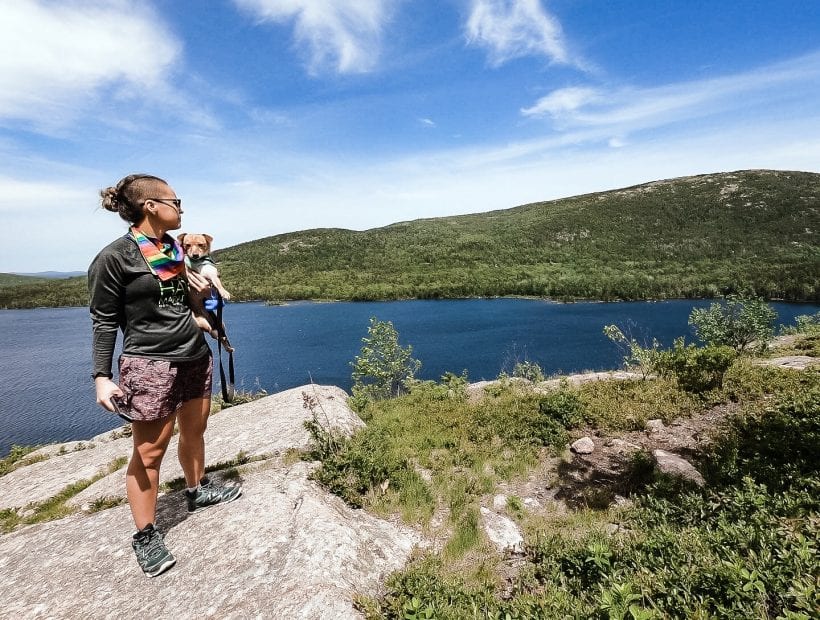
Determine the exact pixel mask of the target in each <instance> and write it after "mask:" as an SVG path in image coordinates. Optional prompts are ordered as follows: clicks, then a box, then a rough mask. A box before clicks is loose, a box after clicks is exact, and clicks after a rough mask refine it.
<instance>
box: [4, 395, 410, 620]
mask: <svg viewBox="0 0 820 620" xmlns="http://www.w3.org/2000/svg"><path fill="white" fill-rule="evenodd" d="M304 394H307V395H309V397H310V398H312V399H313V400H312V401H311V403H309V405H310V406H309V407H308V408H305V407H304V406H303V405H304V397H303V395H304ZM346 397H347V395H346V394H345V393H344V392H343V391H342V390H340V389H338V388H335V387H322V386H305V387H303V388H296V389H294V390H288V391H287V392H282V393H280V394H275V395H273V396H269V397H267V398H263V399H260V400H257V401H254V402H252V403H247V404H244V405H238V406H236V407H232V408H229V409H226V410H225V411H222V412H220V413H219V414H217V415H215V416H213V417H212V418H211V420H210V422H209V429H208V433H207V435H206V442H207V457H208V461H207V464H208V465H213V464H218V463H219V462H224V461H226V460H229V459H232V458H234V457H235V456H236V455H237V453H239V452H240V451H242V452H244V453H245V454H247V455H249V456H252V457H255V459H254V460H253V462H250V463H248V464H246V465H243V466H241V467H239V468H238V475H239V481H240V482H241V483H242V485H243V490H244V492H243V495H242V497H240V498H239V499H238V500H237V501H235V502H232V503H230V504H227V505H225V506H214V507H211V508H209V509H207V510H205V511H202V512H201V513H200V512H198V513H195V514H192V515H189V514H188V512H187V510H186V508H185V501H184V497H183V493H182V491H177V492H171V493H165V494H161V495H160V497H159V500H158V506H157V526H158V527H159V529H160V530H161V531H163V532H165V534H166V537H165V541H166V544H167V546H168V548H169V549H170V550H171V552H172V553H173V554H174V556H175V557H176V559H177V564H176V566H174V567H173V568H172V569H170V570H169V571H168V572H166V573H164V574H162V575H160V576H159V577H157V578H155V579H149V578H147V577H145V576H144V575H143V573H142V571H141V570H140V568H139V566H138V565H137V562H136V559H135V557H134V553H133V551H132V549H131V544H130V539H131V534H132V531H133V522H132V520H131V515H130V510H129V508H128V506H125V505H121V506H118V507H115V508H109V509H107V510H102V511H100V512H96V513H91V514H83V513H76V514H74V515H71V516H69V517H66V518H63V519H59V520H56V521H51V522H48V523H43V524H40V525H33V526H28V527H23V528H21V529H19V530H17V531H14V532H11V533H9V534H5V535H2V536H0V575H2V583H3V592H4V593H5V594H7V596H6V597H5V598H4V602H3V614H2V615H3V617H9V618H18V617H19V618H132V617H172V618H177V619H183V618H202V617H214V618H246V617H253V618H258V617H261V618H267V617H275V618H305V619H307V618H310V619H319V618H327V619H329V620H330V619H334V620H335V619H338V618H361V615H360V614H359V613H358V612H357V611H356V610H355V609H354V607H353V603H352V600H353V597H354V595H355V594H365V595H376V594H377V593H378V591H379V588H380V587H381V584H382V583H383V580H384V579H385V577H386V576H387V575H388V574H390V573H391V572H394V571H396V570H399V569H400V568H402V566H403V565H404V564H405V562H406V561H407V559H408V558H409V555H410V553H411V551H412V549H413V548H414V546H416V545H419V544H423V540H422V538H421V537H420V535H418V534H417V533H415V532H413V531H412V530H410V529H408V528H405V527H401V526H399V525H396V524H394V523H390V522H388V521H384V520H381V519H378V518H376V517H374V516H372V515H370V514H368V513H366V512H364V511H362V510H354V509H352V508H350V507H349V506H347V505H346V504H344V502H342V500H341V499H339V498H338V497H336V496H334V495H330V494H329V493H327V492H326V491H324V490H323V489H322V488H320V487H319V486H318V485H317V484H315V483H314V482H312V481H311V480H310V478H309V475H310V472H311V470H312V469H313V468H314V467H316V464H310V463H306V462H302V461H297V462H295V463H293V462H289V461H286V460H285V459H283V458H282V457H281V456H278V455H279V454H281V453H283V452H285V451H286V450H288V449H289V448H304V447H307V445H308V444H309V441H310V438H309V436H308V434H307V431H306V430H305V429H304V427H303V422H304V420H306V419H310V418H312V416H313V412H315V413H316V415H317V419H318V420H319V422H320V423H322V424H323V425H325V426H332V427H336V428H337V429H339V430H340V432H346V433H349V432H352V431H353V430H354V429H355V428H358V427H361V426H363V422H362V421H361V420H360V419H359V418H358V417H357V416H356V415H355V414H354V413H353V412H352V411H350V410H349V409H348V408H347V406H346V404H345V401H346ZM311 410H312V411H311ZM130 441H131V440H130V439H128V438H126V439H111V438H110V437H102V436H101V438H99V440H98V438H95V441H94V442H93V443H94V445H95V447H94V448H86V449H84V450H78V451H74V452H69V453H66V454H63V453H61V452H60V451H59V450H57V451H54V450H52V451H51V453H52V456H51V458H49V459H48V460H46V461H42V462H38V463H34V464H31V465H26V466H23V467H20V468H19V469H17V470H15V471H14V472H12V473H10V474H8V475H6V476H3V477H2V478H0V484H2V489H3V491H2V493H3V495H2V497H3V500H4V501H6V505H7V506H23V505H26V504H28V503H29V502H30V501H31V500H32V499H36V500H37V501H42V499H45V498H47V497H50V496H51V495H53V494H54V493H56V492H58V491H59V490H60V489H62V488H64V487H65V486H67V485H68V484H71V483H72V482H73V481H76V480H78V479H83V478H87V477H90V475H93V474H95V473H105V471H106V467H107V466H108V464H109V463H110V461H111V459H114V458H116V457H118V456H124V455H127V454H128V453H130V445H131V444H130ZM175 444H176V438H175V439H174V445H175ZM165 463H166V464H167V467H163V471H162V479H163V480H168V479H172V478H174V477H177V476H179V475H181V472H180V471H178V469H177V468H178V465H177V464H176V454H175V448H174V451H173V452H172V451H169V454H167V455H166V460H165ZM122 475H123V474H122V470H120V471H117V472H115V473H113V474H109V475H106V476H104V477H103V478H102V479H101V480H100V481H98V482H97V483H95V484H94V485H91V487H89V488H88V489H86V490H85V491H84V492H83V493H81V494H80V495H81V496H84V497H82V498H81V497H80V496H76V497H75V498H73V501H74V502H75V503H78V504H79V503H83V504H86V503H88V502H90V501H93V499H95V498H99V497H104V496H106V495H110V494H114V495H115V496H122V495H123V494H124V490H123V486H122ZM212 475H213V476H214V477H217V478H218V477H219V476H220V474H219V473H218V472H217V473H214V474H212ZM13 482H14V483H13ZM29 482H30V485H29ZM18 486H22V490H20V489H19V488H18ZM55 489H56V491H54V490H55ZM24 491H25V492H24ZM52 491H53V492H52ZM26 492H27V493H28V494H27V493H26ZM6 494H8V495H9V496H10V498H8V497H6ZM41 498H42V499H41Z"/></svg>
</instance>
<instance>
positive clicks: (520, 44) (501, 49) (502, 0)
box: [466, 0, 573, 66]
mask: <svg viewBox="0 0 820 620" xmlns="http://www.w3.org/2000/svg"><path fill="white" fill-rule="evenodd" d="M466 36H467V41H468V42H469V43H471V44H473V45H478V46H481V47H485V48H487V50H488V51H489V55H490V62H491V63H492V64H493V65H496V66H498V65H501V64H503V63H505V62H507V61H508V60H512V59H513V58H520V57H522V56H539V55H540V56H546V57H547V58H549V59H550V60H551V61H553V62H556V63H562V64H573V60H572V59H571V58H570V54H569V51H568V49H567V44H566V41H565V39H564V35H563V32H562V30H561V24H560V23H559V22H558V20H557V19H556V18H555V17H553V16H552V15H550V14H549V13H548V12H547V11H546V10H545V9H544V7H543V6H542V5H541V2H540V1H539V0H472V3H471V8H470V17H469V19H468V20H467V24H466Z"/></svg>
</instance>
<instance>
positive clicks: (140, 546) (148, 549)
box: [131, 523, 176, 577]
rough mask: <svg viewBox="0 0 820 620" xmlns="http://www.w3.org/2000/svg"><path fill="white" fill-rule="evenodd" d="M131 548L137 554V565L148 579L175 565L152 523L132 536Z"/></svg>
mask: <svg viewBox="0 0 820 620" xmlns="http://www.w3.org/2000/svg"><path fill="white" fill-rule="evenodd" d="M131 546H132V547H133V548H134V553H136V554H137V563H138V564H139V565H140V568H141V569H142V570H143V572H144V573H145V574H146V575H148V576H149V577H156V576H157V575H159V574H160V573H164V572H165V571H167V570H168V569H169V568H171V567H172V566H173V565H174V564H176V559H175V558H174V556H173V555H171V552H170V551H168V549H167V548H166V547H165V542H164V540H163V535H162V534H161V533H160V531H159V530H157V529H156V528H155V527H154V525H153V524H152V523H149V524H148V525H146V526H145V527H144V528H143V529H141V530H140V531H138V532H137V533H136V534H134V537H133V539H132V540H131Z"/></svg>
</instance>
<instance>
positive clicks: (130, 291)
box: [88, 236, 210, 377]
mask: <svg viewBox="0 0 820 620" xmlns="http://www.w3.org/2000/svg"><path fill="white" fill-rule="evenodd" d="M88 291H89V308H90V310H91V323H92V330H93V364H94V366H93V368H94V369H93V372H92V375H93V376H94V377H102V376H106V377H112V376H113V375H112V373H111V363H112V357H113V355H114V345H115V344H116V341H117V330H118V329H119V330H122V332H123V346H122V353H123V355H130V356H134V357H144V358H148V359H157V360H172V361H176V362H184V361H190V360H195V359H199V358H200V357H201V356H203V355H206V354H208V353H209V352H210V348H209V347H208V343H207V342H206V341H205V337H204V336H203V334H202V330H200V329H199V327H198V326H197V324H196V322H195V321H194V319H193V315H192V314H191V309H190V307H189V305H188V294H187V293H188V283H187V282H186V281H185V279H184V278H182V277H179V276H178V277H176V278H173V279H171V280H167V281H165V282H162V281H160V279H159V278H158V277H157V276H155V275H154V274H153V273H151V270H150V269H149V267H148V264H147V263H146V262H145V259H144V258H143V256H142V253H141V252H140V250H139V247H138V246H137V242H136V241H134V239H132V238H131V237H130V236H125V237H120V238H119V239H117V240H116V241H114V242H113V243H110V244H109V245H107V246H106V247H105V248H103V250H102V251H101V252H100V253H99V254H98V255H97V256H96V258H95V259H94V261H93V262H92V263H91V266H90V267H89V268H88Z"/></svg>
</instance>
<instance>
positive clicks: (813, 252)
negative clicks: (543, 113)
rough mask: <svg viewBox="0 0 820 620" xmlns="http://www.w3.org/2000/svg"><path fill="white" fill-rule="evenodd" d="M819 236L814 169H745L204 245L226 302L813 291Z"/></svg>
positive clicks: (40, 286) (10, 303) (65, 297)
mask: <svg viewBox="0 0 820 620" xmlns="http://www.w3.org/2000/svg"><path fill="white" fill-rule="evenodd" d="M386 207H389V205H386ZM212 232H214V233H215V234H218V231H212ZM819 237H820V174H816V173H810V172H779V171H767V170H753V171H741V172H731V173H719V174H707V175H701V176H695V177H685V178H680V179H672V180H668V181H656V182H652V183H647V184H644V185H638V186H635V187H629V188H625V189H620V190H614V191H608V192H600V193H594V194H586V195H583V196H576V197H572V198H565V199H561V200H554V201H549V202H540V203H534V204H529V205H523V206H519V207H514V208H512V209H505V210H501V211H492V212H489V213H477V214H472V215H462V216H453V217H443V218H434V219H426V220H415V221H412V222H401V223H397V224H392V225H390V226H386V227H383V228H374V229H372V230H367V231H352V230H343V229H315V230H308V231H300V232H293V233H287V234H282V235H276V236H273V237H267V238H264V239H259V240H257V241H251V242H248V243H243V244H240V245H237V246H234V247H231V248H226V249H224V250H221V251H219V252H216V254H215V256H216V258H217V260H218V261H219V263H220V269H221V271H222V274H223V280H224V282H225V283H226V286H227V287H228V288H229V290H231V291H232V292H233V294H234V298H235V299H237V300H250V299H266V300H280V299H361V300H364V299H398V298H432V297H468V296H496V295H534V296H543V297H551V298H557V299H602V300H612V299H653V298H658V299H659V298H673V297H713V296H716V295H721V294H726V293H732V292H739V291H742V292H747V293H751V292H753V293H755V294H757V295H761V296H764V297H767V298H780V299H788V300H810V301H817V300H818V299H820V244H819V243H818V238H819ZM0 293H2V298H3V300H4V301H3V302H2V304H0V305H4V306H6V307H32V306H38V305H82V304H84V303H86V292H85V284H84V279H83V278H74V279H70V280H63V281H57V282H47V283H37V285H36V286H32V285H15V284H5V283H3V282H2V281H0Z"/></svg>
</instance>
